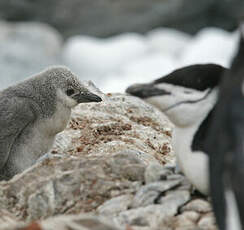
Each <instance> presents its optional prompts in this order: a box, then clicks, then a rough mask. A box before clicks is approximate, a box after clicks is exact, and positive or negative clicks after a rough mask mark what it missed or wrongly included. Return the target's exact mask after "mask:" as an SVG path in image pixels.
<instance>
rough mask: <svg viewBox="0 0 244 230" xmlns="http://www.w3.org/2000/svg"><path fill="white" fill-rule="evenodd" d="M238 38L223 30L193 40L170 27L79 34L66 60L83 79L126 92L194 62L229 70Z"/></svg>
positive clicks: (70, 43)
mask: <svg viewBox="0 0 244 230" xmlns="http://www.w3.org/2000/svg"><path fill="white" fill-rule="evenodd" d="M238 37H239V34H238V33H237V32H233V33H230V32H226V31H224V30H222V29H218V28H205V29H202V30H201V31H199V33H198V34H196V35H195V36H193V37H192V36H190V35H188V34H185V33H182V32H179V31H176V30H173V29H168V28H158V29H156V30H153V31H151V32H149V33H147V34H145V35H139V34H135V33H127V34H121V35H117V36H114V37H111V38H107V39H100V38H94V37H88V36H81V35H80V36H75V37H72V38H70V39H68V41H67V42H66V44H65V46H64V49H63V55H62V57H63V60H64V63H65V64H66V65H67V66H69V67H70V68H71V69H72V70H73V71H74V72H75V73H76V74H77V75H78V76H79V77H80V78H81V80H92V81H94V82H95V84H96V85H97V86H98V87H99V88H100V89H101V90H103V91H104V92H124V90H125V89H126V88H127V87H128V86H129V85H131V84H133V83H142V82H150V81H152V80H155V79H156V78H159V77H162V76H163V75H165V74H167V73H169V72H171V71H173V70H174V69H176V68H179V67H182V66H186V65H190V64H196V63H216V64H221V65H223V66H226V67H229V66H230V63H231V60H232V57H233V55H234V53H235V50H236V47H237V43H238Z"/></svg>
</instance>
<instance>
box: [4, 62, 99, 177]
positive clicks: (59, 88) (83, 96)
mask: <svg viewBox="0 0 244 230" xmlns="http://www.w3.org/2000/svg"><path fill="white" fill-rule="evenodd" d="M100 101H102V99H101V98H100V97H99V96H97V95H95V94H93V93H91V92H90V91H89V90H88V89H87V88H86V87H85V86H84V85H83V84H82V83H80V82H79V80H78V78H77V77H76V76H75V75H74V74H73V73H72V72H71V71H70V70H69V69H67V68H66V67H62V66H58V67H52V68H49V69H47V70H45V71H43V72H41V73H39V74H37V75H35V76H33V77H31V78H29V79H27V80H25V81H22V82H20V83H18V84H16V85H13V86H10V87H8V88H7V89H5V90H3V91H0V180H3V179H4V180H7V179H10V178H12V177H13V176H14V175H15V174H17V173H20V172H22V171H23V170H25V169H26V168H28V167H30V166H31V165H33V164H34V163H35V162H36V160H37V159H38V158H40V157H41V156H42V155H43V154H45V153H46V152H48V150H49V149H50V148H51V147H52V144H53V142H54V139H55V135H56V134H57V133H59V132H61V131H62V130H64V128H65V127H66V125H67V123H68V121H69V119H70V114H71V109H72V108H73V107H74V106H76V105H77V104H79V103H85V102H100Z"/></svg>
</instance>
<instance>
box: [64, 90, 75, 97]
mask: <svg viewBox="0 0 244 230" xmlns="http://www.w3.org/2000/svg"><path fill="white" fill-rule="evenodd" d="M74 93H75V91H74V90H73V89H67V91H66V94H67V95H68V96H71V95H72V94H74Z"/></svg>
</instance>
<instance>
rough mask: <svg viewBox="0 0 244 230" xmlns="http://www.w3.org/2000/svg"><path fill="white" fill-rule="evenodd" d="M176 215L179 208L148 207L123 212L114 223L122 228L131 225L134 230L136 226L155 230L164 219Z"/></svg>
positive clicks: (165, 206) (164, 206)
mask: <svg viewBox="0 0 244 230" xmlns="http://www.w3.org/2000/svg"><path fill="white" fill-rule="evenodd" d="M176 213H177V207H176V206H174V205H172V206H171V205H170V206H167V205H148V206H147V207H140V208H137V209H131V210H128V211H124V212H121V213H120V214H119V216H118V217H116V218H114V221H115V223H117V225H121V226H125V225H131V226H132V229H133V227H134V226H137V227H150V229H154V228H155V227H157V226H158V225H159V223H160V222H162V221H163V220H164V219H166V218H168V217H169V216H173V215H175V214H176Z"/></svg>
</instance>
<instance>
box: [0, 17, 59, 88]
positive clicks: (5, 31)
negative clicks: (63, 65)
mask: <svg viewBox="0 0 244 230" xmlns="http://www.w3.org/2000/svg"><path fill="white" fill-rule="evenodd" d="M0 31H1V34H0V50H1V52H0V69H1V85H0V89H2V88H3V87H7V86H9V85H10V84H12V83H13V82H16V81H20V80H23V79H25V78H26V77H28V76H30V75H33V74H35V73H37V72H40V71H42V70H43V69H44V68H47V67H48V66H50V65H55V64H58V63H60V60H59V57H60V52H61V47H62V37H61V35H60V34H59V33H58V32H57V31H56V30H55V29H53V28H52V27H50V26H48V25H46V24H42V23H34V22H29V23H7V22H3V21H0Z"/></svg>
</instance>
